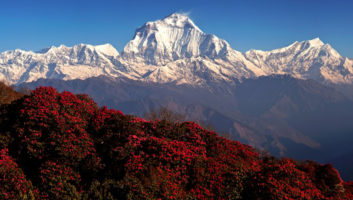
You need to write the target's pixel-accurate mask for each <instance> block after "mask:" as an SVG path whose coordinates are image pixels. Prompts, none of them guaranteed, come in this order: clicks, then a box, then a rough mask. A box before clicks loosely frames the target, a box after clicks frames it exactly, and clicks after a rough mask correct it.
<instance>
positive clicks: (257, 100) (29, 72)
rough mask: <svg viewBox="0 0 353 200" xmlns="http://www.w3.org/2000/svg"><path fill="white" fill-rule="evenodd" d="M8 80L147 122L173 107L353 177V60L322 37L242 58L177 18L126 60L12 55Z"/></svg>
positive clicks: (110, 55)
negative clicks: (351, 161) (80, 97)
mask: <svg viewBox="0 0 353 200" xmlns="http://www.w3.org/2000/svg"><path fill="white" fill-rule="evenodd" d="M0 79H2V80H3V81H5V82H6V83H8V84H13V85H16V86H17V87H28V88H31V89H33V88H35V87H38V86H40V85H50V86H54V87H56V88H57V89H58V90H61V91H62V90H69V91H72V92H74V93H87V94H89V95H90V96H92V97H93V98H94V99H95V100H96V101H97V102H98V103H99V104H100V105H107V106H108V107H112V108H117V109H120V110H122V111H123V112H125V113H130V114H136V115H139V116H143V115H144V114H145V113H146V112H149V111H151V109H154V108H156V107H158V106H160V105H163V106H167V107H168V108H170V109H172V110H173V111H175V112H180V113H183V114H186V115H187V116H188V118H189V119H190V120H195V121H199V122H201V121H206V122H209V123H211V124H212V125H213V126H214V127H215V129H217V130H219V131H222V132H227V133H228V134H229V135H228V137H230V138H231V139H236V140H240V141H242V142H245V143H247V144H251V145H253V146H255V147H257V148H259V149H266V150H268V151H270V152H271V153H272V154H274V155H276V156H291V157H294V158H297V159H313V160H316V161H320V162H326V161H331V160H332V161H334V162H336V161H337V165H338V166H340V167H341V166H343V167H341V168H339V169H340V170H341V172H343V173H342V174H343V177H345V178H350V179H352V178H353V174H352V173H351V172H350V170H349V169H350V168H352V167H353V166H344V165H340V164H339V163H338V162H340V161H341V160H342V159H339V158H341V157H342V156H345V155H347V153H350V152H352V151H353V148H352V147H351V144H352V142H353V135H352V134H351V133H352V132H353V125H352V123H351V119H353V101H352V100H351V97H353V60H352V59H349V58H345V57H343V56H341V55H340V54H339V53H338V52H337V51H336V50H334V49H333V48H332V47H331V46H330V45H329V44H325V43H323V42H322V41H321V40H320V39H319V38H315V39H312V40H307V41H302V42H294V43H293V44H291V45H289V46H287V47H284V48H280V49H275V50H272V51H260V50H250V51H247V52H245V53H242V52H239V51H236V50H234V49H232V48H231V47H230V45H229V44H228V43H227V42H226V41H225V40H222V39H220V38H218V37H216V36H215V35H212V34H207V33H204V32H203V31H201V29H200V28H198V27H197V26H196V25H195V24H194V23H193V21H192V20H191V19H190V18H189V17H188V16H186V15H183V14H177V13H174V14H171V15H169V16H167V17H166V18H164V19H162V20H157V21H154V22H147V23H145V24H144V25H142V26H141V27H139V28H138V29H137V30H136V32H135V35H134V37H133V39H132V40H131V41H130V42H128V44H127V45H126V46H125V48H124V50H123V51H122V52H121V53H119V52H118V51H117V50H116V49H115V48H114V47H113V46H112V45H110V44H104V45H98V46H93V45H88V44H79V45H76V46H74V47H66V46H64V45H61V46H59V47H54V46H53V47H50V48H46V49H43V50H41V51H38V52H32V51H22V50H14V51H6V52H3V53H1V54H0ZM334 164H335V163H334ZM345 172H347V173H345Z"/></svg>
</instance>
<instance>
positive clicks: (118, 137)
mask: <svg viewBox="0 0 353 200" xmlns="http://www.w3.org/2000/svg"><path fill="white" fill-rule="evenodd" d="M0 139H1V141H0V149H2V150H1V161H0V184H1V186H3V187H0V192H1V194H0V195H2V196H0V198H1V199H26V198H27V199H352V191H353V190H352V183H351V182H344V181H342V179H341V178H340V176H339V174H338V172H337V170H336V169H334V168H333V167H332V166H331V165H321V164H318V163H315V162H311V161H308V162H297V161H294V160H291V159H276V158H264V157H261V156H260V155H259V153H258V152H257V151H256V150H255V149H254V148H252V147H250V146H248V145H243V144H241V143H239V142H237V141H230V140H228V139H225V138H223V137H220V136H218V135H217V134H216V133H214V132H212V131H208V130H205V129H203V128H202V127H200V126H199V125H198V124H196V123H193V122H178V123H175V122H171V121H168V120H161V121H160V120H153V121H146V120H144V119H141V118H138V117H134V116H130V115H124V114H123V113H122V112H120V111H116V110H111V109H107V108H106V107H102V108H99V107H98V106H97V105H96V103H94V102H93V101H92V100H91V99H90V98H89V97H88V96H86V95H73V94H71V93H69V92H62V93H59V92H57V91H56V90H55V89H54V88H51V87H40V88H38V89H36V90H34V91H32V93H31V94H30V95H28V96H24V97H22V98H21V99H19V100H16V101H13V102H12V103H11V104H8V105H3V106H1V108H0ZM10 156H11V157H10Z"/></svg>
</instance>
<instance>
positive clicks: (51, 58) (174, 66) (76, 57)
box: [0, 13, 353, 85]
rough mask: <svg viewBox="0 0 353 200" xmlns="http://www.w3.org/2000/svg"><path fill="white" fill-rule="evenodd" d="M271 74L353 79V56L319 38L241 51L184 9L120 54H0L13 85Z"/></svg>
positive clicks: (143, 30) (2, 74)
mask: <svg viewBox="0 0 353 200" xmlns="http://www.w3.org/2000/svg"><path fill="white" fill-rule="evenodd" d="M271 74H289V75H292V76H294V77H296V78H301V79H314V80H317V81H319V82H322V83H326V84H353V60H351V59H348V58H345V57H342V56H341V55H340V54H339V53H338V52H337V51H336V50H334V49H333V48H332V47H331V46H330V45H329V44H325V43H323V42H322V41H321V40H320V39H319V38H315V39H313V40H308V41H302V42H294V43H293V44H291V45H289V46H287V47H284V48H279V49H275V50H272V51H261V50H250V51H248V52H245V53H241V52H239V51H236V50H234V49H232V48H231V47H230V45H229V44H228V43H227V42H226V41H225V40H222V39H220V38H218V37H216V36H215V35H212V34H206V33H204V32H203V31H201V29H200V28H198V27H197V26H196V25H195V24H194V22H193V21H192V20H191V19H190V18H189V17H188V16H187V15H184V14H177V13H174V14H171V15H169V16H167V17H166V18H164V19H162V20H157V21H154V22H147V23H145V24H144V25H143V26H141V27H140V28H138V29H137V30H136V32H135V36H134V37H133V39H132V40H131V41H130V42H128V44H127V45H126V46H125V48H124V50H123V52H122V53H121V54H119V53H118V51H117V50H116V49H115V48H114V47H113V46H112V45H111V44H103V45H97V46H93V45H88V44H78V45H76V46H74V47H67V46H64V45H61V46H59V47H55V46H52V47H50V48H46V49H43V50H41V51H38V52H32V51H22V50H14V51H5V52H3V53H1V54H0V80H3V81H5V82H7V83H9V84H20V83H23V82H31V81H36V80H38V79H39V78H44V79H62V80H72V79H86V78H89V77H95V76H100V75H104V76H108V77H113V78H118V77H125V78H128V79H134V80H142V81H147V82H159V83H170V82H174V83H176V84H191V85H207V84H208V83H211V82H221V83H227V84H233V83H235V82H236V80H240V81H241V80H242V79H244V78H251V77H258V76H263V75H271Z"/></svg>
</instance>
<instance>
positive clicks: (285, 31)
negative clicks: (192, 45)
mask: <svg viewBox="0 0 353 200" xmlns="http://www.w3.org/2000/svg"><path fill="white" fill-rule="evenodd" d="M173 12H186V13H189V15H190V17H191V19H192V20H193V21H194V22H195V24H196V25H197V26H198V27H199V28H200V29H201V30H203V31H204V32H206V33H212V34H215V35H217V36H218V37H220V38H222V39H225V40H226V41H228V42H229V44H230V45H231V46H232V48H234V49H236V50H238V51H242V52H244V51H247V50H249V49H261V50H270V49H275V48H280V47H283V46H286V45H289V44H291V43H293V42H295V41H302V40H310V39H313V38H315V37H320V39H321V40H322V41H323V42H325V43H329V44H331V46H333V47H334V48H335V49H336V50H338V52H339V53H341V54H342V55H343V56H347V57H350V58H353V0H331V1H327V0H257V1H255V0H217V1H216V0H215V1H207V0H200V1H199V0H194V1H193V0H173V1H171V0H161V1H154V0H141V1H136V0H121V1H118V0H115V1H107V0H97V1H90V0H82V1H81V0H57V1H54V0H38V1H36V0H23V1H21V0H11V1H10V0H9V1H1V4H0V52H2V51H5V50H13V49H17V48H19V49H25V50H34V51H37V50H40V49H42V48H45V47H49V46H52V45H55V46H58V45H60V44H65V45H67V46H73V45H75V44H78V43H88V44H94V45H96V44H103V43H111V44H113V45H114V46H115V47H116V48H117V49H118V50H119V51H121V50H122V49H123V47H124V46H125V44H126V43H127V42H128V41H129V40H130V39H132V37H133V35H134V32H135V29H136V28H137V27H139V26H141V25H143V24H144V23H145V22H147V21H154V20H157V19H161V18H164V17H166V16H167V15H169V14H171V13H173Z"/></svg>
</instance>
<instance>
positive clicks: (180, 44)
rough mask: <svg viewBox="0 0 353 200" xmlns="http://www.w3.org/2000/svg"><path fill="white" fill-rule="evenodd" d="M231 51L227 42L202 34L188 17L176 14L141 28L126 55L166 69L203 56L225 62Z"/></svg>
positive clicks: (125, 56) (124, 54) (127, 46)
mask: <svg viewBox="0 0 353 200" xmlns="http://www.w3.org/2000/svg"><path fill="white" fill-rule="evenodd" d="M231 50H232V49H231V48H230V46H229V44H228V43H227V42H226V41H224V40H221V39H219V38H217V37H216V36H214V35H211V34H206V33H204V32H202V31H201V30H200V29H199V28H198V27H197V26H196V25H195V24H194V23H193V22H192V21H191V20H190V18H189V17H187V16H186V15H180V14H172V15H170V16H168V17H166V18H164V19H163V20H158V21H155V22H147V23H145V24H144V25H143V26H142V27H140V28H138V29H137V30H136V33H135V36H134V38H133V40H131V41H130V42H129V43H128V44H127V45H126V47H125V48H124V52H123V53H122V55H123V57H124V58H127V59H132V60H136V61H141V62H144V63H149V64H154V65H164V64H167V63H169V62H171V61H175V60H179V59H184V58H192V57H199V56H205V57H208V58H212V59H215V58H224V57H225V56H226V54H227V53H228V52H229V51H231Z"/></svg>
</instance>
